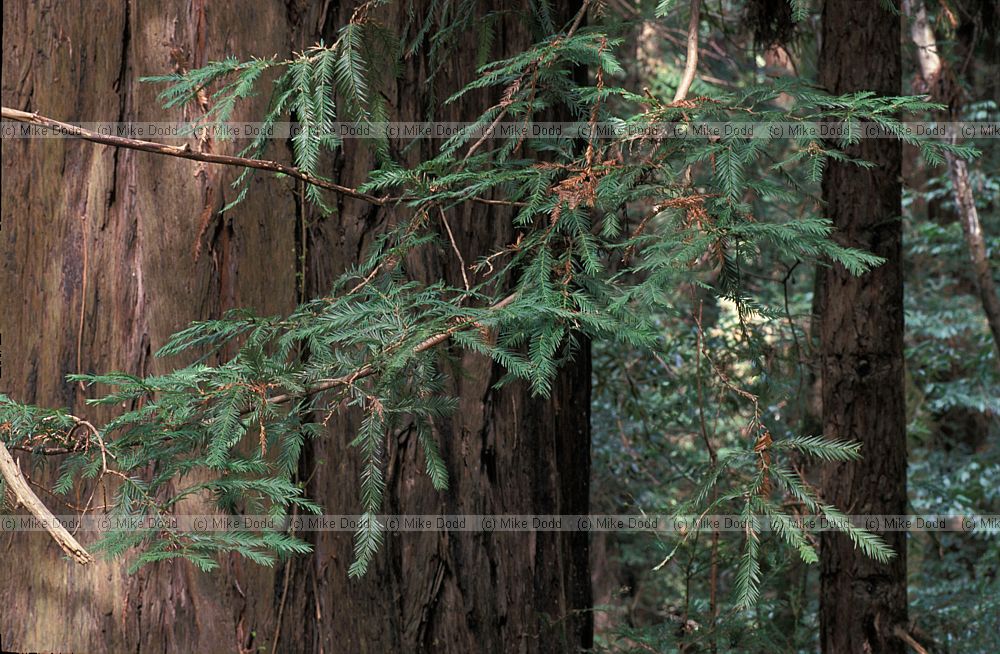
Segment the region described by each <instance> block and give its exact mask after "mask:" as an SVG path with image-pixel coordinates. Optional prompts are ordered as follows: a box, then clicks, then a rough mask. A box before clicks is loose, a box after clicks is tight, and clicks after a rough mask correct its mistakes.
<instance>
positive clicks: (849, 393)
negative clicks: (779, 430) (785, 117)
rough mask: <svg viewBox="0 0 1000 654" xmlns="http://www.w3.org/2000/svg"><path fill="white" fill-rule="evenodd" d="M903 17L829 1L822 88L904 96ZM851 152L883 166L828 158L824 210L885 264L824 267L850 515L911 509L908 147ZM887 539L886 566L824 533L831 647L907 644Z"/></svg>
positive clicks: (831, 428) (834, 487) (826, 324)
mask: <svg viewBox="0 0 1000 654" xmlns="http://www.w3.org/2000/svg"><path fill="white" fill-rule="evenodd" d="M899 23H900V21H899V17H898V16H896V15H893V14H891V13H889V12H887V11H885V10H884V9H882V8H881V6H880V4H879V3H877V2H854V1H853V0H827V2H826V4H825V7H824V10H823V34H822V52H821V55H820V72H819V75H820V83H821V84H822V85H823V86H824V87H825V88H827V89H828V90H829V91H831V92H833V93H849V92H852V91H858V90H862V89H870V90H874V91H876V92H878V93H881V94H886V95H898V94H899V91H900V86H901V72H900V69H901V65H900V24H899ZM849 154H851V155H852V156H855V157H860V158H862V159H866V160H868V161H871V162H874V163H875V164H877V167H876V168H874V169H872V170H865V169H863V168H860V167H858V166H854V165H849V164H840V163H835V162H830V164H829V166H828V168H827V170H826V171H825V174H824V176H823V200H824V201H825V202H826V204H827V215H828V216H829V218H830V219H831V220H832V221H833V223H834V225H835V227H836V229H837V235H836V238H837V239H838V240H839V241H840V242H841V243H842V244H844V245H849V246H852V247H856V248H861V249H864V250H868V251H870V252H873V253H874V254H877V255H879V256H881V257H884V258H885V259H886V262H885V263H884V264H883V265H881V266H879V267H878V268H876V269H874V270H873V271H871V272H869V273H866V274H865V275H862V276H860V277H855V276H853V275H852V274H851V273H849V272H848V271H847V270H845V269H844V268H843V267H842V266H840V265H834V266H833V267H831V268H826V269H823V270H822V271H821V272H820V274H821V275H822V276H823V279H822V280H821V281H820V285H821V287H822V291H823V292H822V293H821V296H820V299H819V302H820V306H819V313H820V318H819V321H820V333H819V338H820V341H821V348H822V362H821V368H822V398H823V425H824V433H825V434H826V435H827V436H828V437H830V438H845V439H856V440H858V441H861V443H862V444H863V447H862V456H863V459H862V460H861V461H857V462H852V463H839V464H831V465H829V466H828V467H827V468H826V470H825V471H824V475H823V494H824V497H825V499H826V500H827V501H828V502H831V503H833V504H835V505H837V506H838V507H841V508H842V509H844V511H845V513H848V514H901V513H905V509H906V417H905V404H904V397H903V276H902V262H901V256H902V255H901V245H902V220H901V214H902V207H901V186H900V170H901V147H900V143H899V142H898V141H896V140H894V139H863V140H861V141H860V143H859V144H858V145H857V146H855V147H853V148H851V149H850V150H849ZM883 535H884V537H885V538H886V540H887V541H888V543H889V545H891V546H892V547H893V549H894V550H895V551H896V558H894V559H893V560H892V561H890V562H889V563H888V564H885V565H883V564H879V563H877V562H876V561H874V560H872V559H869V558H867V557H866V556H865V555H864V554H862V553H861V552H860V551H859V550H858V549H857V548H855V546H854V545H853V544H852V543H851V541H850V540H849V539H848V538H847V537H846V536H843V535H841V534H835V533H832V532H826V533H824V535H823V540H822V552H821V573H820V574H821V590H820V592H821V595H820V632H821V633H820V638H821V643H822V647H823V651H824V652H827V653H829V654H841V653H842V652H875V653H879V652H900V653H902V652H904V651H905V649H904V644H903V642H902V641H900V640H899V639H898V638H897V637H895V636H894V635H893V629H894V628H895V627H896V626H897V625H900V626H905V622H906V613H907V611H906V535H905V533H903V532H899V531H896V532H889V533H886V534H883Z"/></svg>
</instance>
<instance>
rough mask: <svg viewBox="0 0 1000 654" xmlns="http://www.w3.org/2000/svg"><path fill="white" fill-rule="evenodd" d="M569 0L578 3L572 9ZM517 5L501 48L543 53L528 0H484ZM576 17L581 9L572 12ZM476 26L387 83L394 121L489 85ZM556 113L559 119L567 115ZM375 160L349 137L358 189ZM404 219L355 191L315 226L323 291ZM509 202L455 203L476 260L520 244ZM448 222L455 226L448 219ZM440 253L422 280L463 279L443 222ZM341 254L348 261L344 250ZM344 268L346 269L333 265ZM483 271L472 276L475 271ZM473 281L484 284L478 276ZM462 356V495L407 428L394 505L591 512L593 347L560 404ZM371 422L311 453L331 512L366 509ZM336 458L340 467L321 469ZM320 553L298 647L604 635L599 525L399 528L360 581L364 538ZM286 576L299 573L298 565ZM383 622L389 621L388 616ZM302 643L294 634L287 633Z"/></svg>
mask: <svg viewBox="0 0 1000 654" xmlns="http://www.w3.org/2000/svg"><path fill="white" fill-rule="evenodd" d="M567 4H568V3H567ZM431 6H432V3H431V2H421V1H418V2H415V3H414V7H415V15H416V16H417V17H418V24H415V25H413V26H412V28H411V29H410V31H409V32H408V33H407V34H406V38H405V42H406V43H410V42H411V41H412V39H413V38H414V37H415V35H416V33H417V30H418V29H419V27H420V26H419V20H422V18H423V17H424V16H425V15H426V14H427V11H428V10H429V8H430V7H431ZM500 9H506V10H508V11H509V10H511V9H514V10H515V12H516V11H523V12H525V14H524V15H521V16H519V15H518V14H517V13H505V14H503V16H504V17H503V19H502V20H501V21H500V22H499V24H498V25H497V28H496V30H497V31H496V35H497V36H496V41H495V43H494V46H493V49H492V51H491V52H490V57H491V58H494V59H497V58H503V57H508V56H511V55H512V54H514V53H516V52H519V51H522V50H523V49H525V48H526V47H527V46H529V45H530V44H531V43H532V42H533V40H534V37H533V36H532V34H531V33H530V31H529V29H530V28H529V20H528V18H527V11H528V7H527V3H518V4H517V5H515V6H514V7H512V6H511V3H506V2H501V1H500V0H497V1H496V2H492V1H491V2H480V3H477V4H476V11H477V12H479V13H480V14H481V15H482V16H484V17H485V15H486V14H487V13H488V12H490V11H496V10H500ZM561 11H562V12H564V13H563V16H562V18H564V19H568V18H570V17H571V16H572V12H571V11H570V8H569V7H564V8H563V9H562V10H561ZM351 12H352V8H350V7H344V8H342V9H341V10H340V13H339V15H338V16H335V17H329V18H328V19H327V20H326V31H325V32H324V34H323V36H324V37H325V39H326V41H327V42H331V40H332V38H333V37H334V34H333V33H332V32H331V31H330V28H331V27H333V28H335V27H336V26H339V25H343V24H344V23H345V22H346V21H347V20H348V19H349V18H350V15H351ZM379 20H382V21H384V22H385V23H386V24H389V25H401V24H406V22H407V8H406V6H405V4H404V3H396V4H394V5H392V6H390V7H389V8H387V9H386V10H385V11H384V12H380V13H379ZM478 24H479V20H478V19H477V20H473V21H472V26H473V28H472V29H469V30H467V31H464V32H463V33H462V34H461V35H460V36H458V37H457V39H458V41H457V42H456V43H454V44H453V45H452V46H451V47H452V50H451V51H450V54H447V55H446V56H445V59H446V63H445V65H444V66H443V67H442V69H441V70H440V71H439V72H438V73H437V74H436V75H435V78H434V81H433V83H428V82H427V76H428V71H429V70H431V69H432V66H433V62H432V61H430V59H429V52H430V43H429V42H424V43H423V44H421V47H420V48H419V50H418V51H417V53H416V54H414V55H413V56H412V57H408V58H407V59H406V60H405V69H404V71H403V74H402V76H401V79H400V81H399V82H398V83H397V84H394V85H392V86H391V87H390V88H389V89H388V90H387V93H386V95H387V97H388V100H389V107H390V115H391V116H392V117H393V118H394V119H396V120H402V121H409V120H420V119H421V118H422V117H424V116H426V111H427V107H428V106H432V105H435V102H436V101H435V98H436V99H437V102H438V103H439V101H440V99H441V98H446V97H448V96H449V95H451V94H452V93H453V92H455V91H456V90H457V89H459V88H461V87H462V86H464V85H465V84H467V83H468V82H470V81H472V80H474V79H475V78H476V72H475V64H474V63H473V62H472V60H471V53H474V52H476V50H477V47H478V43H479V41H480V34H479V33H478V31H477V29H475V26H477V25H478ZM499 99H500V98H499V90H496V91H483V92H477V93H474V94H471V95H470V96H468V97H467V98H465V99H463V100H461V101H459V102H457V103H454V104H451V105H447V106H436V107H435V114H434V117H435V120H441V121H468V120H472V119H473V118H475V117H476V116H477V115H478V114H479V113H480V112H482V111H483V110H484V109H486V108H488V107H490V106H492V105H494V104H496V103H497V102H498V101H499ZM552 119H554V120H558V119H559V118H558V117H556V116H553V118H552ZM436 147H437V143H435V142H432V141H429V140H424V141H422V142H421V144H420V146H419V147H418V148H415V149H414V151H412V152H410V153H409V154H408V155H407V156H406V160H407V161H408V162H410V163H416V162H417V161H419V160H420V159H424V158H429V157H430V156H432V154H433V151H434V149H435V148H436ZM372 165H373V164H372V154H371V152H370V151H369V150H368V149H367V148H366V146H365V144H364V143H363V142H361V141H356V140H355V141H345V147H344V149H343V151H342V152H341V153H340V156H338V157H337V159H336V161H334V162H333V170H334V171H336V177H337V180H336V181H337V182H338V183H340V184H345V185H349V186H354V185H356V184H358V183H359V182H360V181H361V180H362V179H364V176H365V174H366V171H367V170H368V169H369V167H371V166H372ZM400 217H401V214H400V211H399V210H396V209H388V210H386V209H381V208H379V209H373V208H372V207H370V206H368V205H367V204H365V203H363V202H359V201H355V200H350V199H345V200H344V201H343V203H342V204H341V205H340V207H339V215H337V216H335V217H333V218H329V219H325V220H319V221H318V222H316V221H314V218H316V216H314V215H309V216H307V221H306V222H307V224H310V225H313V227H312V228H310V229H309V231H308V233H307V251H308V252H309V253H310V255H311V256H310V262H309V269H308V271H307V276H306V278H307V287H308V288H307V290H308V293H309V294H319V293H324V292H326V290H327V289H328V288H329V285H330V283H331V281H332V279H333V277H334V275H335V274H336V273H338V272H340V270H341V268H342V266H343V265H345V264H347V263H349V262H352V261H353V260H354V258H355V257H356V256H357V252H358V251H359V249H361V248H363V247H364V245H366V244H367V243H369V242H370V240H371V239H372V238H373V237H374V236H375V235H376V234H377V233H378V232H379V231H380V230H381V229H382V228H383V227H384V226H385V225H386V224H392V223H393V222H395V221H397V220H398V219H399V218H400ZM511 218H512V213H511V210H510V209H509V208H504V207H483V206H477V205H472V204H466V205H463V206H461V207H459V208H456V209H455V210H453V211H450V212H449V222H450V225H451V228H452V230H453V232H454V236H455V241H456V245H457V247H458V249H459V250H460V252H461V253H462V256H463V258H464V260H465V261H466V262H474V261H476V260H477V259H478V258H479V257H481V256H484V255H486V254H488V253H492V252H495V251H497V250H499V249H500V248H502V247H504V246H505V245H508V244H510V243H512V242H513V241H514V240H515V234H514V230H513V228H512V223H511ZM439 227H440V226H439ZM439 231H441V234H442V239H441V243H442V245H441V246H440V247H435V248H427V249H424V250H421V251H419V252H416V253H414V255H412V256H411V257H409V258H408V260H407V262H406V268H407V270H408V272H409V273H410V274H413V275H415V276H417V277H419V278H422V279H425V280H437V279H442V278H443V279H446V280H447V281H448V283H449V284H451V285H452V286H455V287H460V286H461V285H462V283H463V280H462V275H461V271H460V268H459V266H460V264H459V261H458V257H457V256H456V255H455V253H454V252H453V251H452V249H451V247H450V245H449V244H448V241H447V239H446V238H445V237H444V232H443V230H440V229H439ZM331 252H333V253H336V254H335V255H334V256H333V257H332V258H331V257H330V253H331ZM331 264H333V265H332V266H331ZM468 274H469V275H470V280H472V277H471V276H472V272H471V271H468ZM473 283H475V282H474V281H473ZM451 354H453V355H457V356H459V357H460V362H461V367H462V369H463V371H464V372H462V373H459V372H458V371H457V370H456V371H455V372H454V374H453V375H452V381H451V382H450V392H452V393H453V394H455V395H456V396H457V397H458V398H459V407H458V409H457V411H456V412H455V413H454V415H453V416H452V418H451V419H450V420H447V421H443V422H442V423H441V424H438V425H436V427H437V430H436V431H437V434H436V435H437V437H438V438H439V441H440V442H441V444H442V455H443V457H444V459H445V461H446V463H447V466H448V473H449V478H450V486H449V489H448V491H447V492H445V493H439V492H437V491H435V490H434V489H433V487H432V486H431V483H430V480H429V479H428V477H427V476H426V474H424V472H423V467H424V466H423V455H422V453H421V452H420V450H419V447H418V444H417V442H416V438H415V437H413V436H412V435H411V434H409V433H408V431H406V430H403V432H402V433H400V434H398V435H396V436H395V437H394V438H392V439H391V440H390V442H389V447H388V450H387V459H388V461H389V462H388V465H387V476H386V485H387V498H388V499H387V502H386V506H385V511H386V512H387V513H409V514H463V513H468V514H492V513H501V514H517V513H551V514H558V513H563V514H579V513H586V512H587V510H588V507H589V476H590V431H589V407H590V352H589V346H588V347H586V348H583V349H581V351H580V352H578V353H577V356H576V358H575V362H574V363H573V364H571V365H570V366H569V367H568V368H567V369H566V370H564V371H563V373H562V375H561V376H560V378H559V379H558V381H557V382H556V384H555V385H554V387H553V390H552V395H551V398H550V399H549V400H546V401H543V400H541V399H539V398H534V397H532V396H531V393H530V389H529V388H528V387H527V386H526V385H523V384H515V385H512V386H510V387H506V388H504V389H501V390H496V389H494V388H493V385H494V384H495V383H496V381H497V380H498V379H499V378H500V376H501V374H502V371H501V370H500V369H499V368H498V367H497V366H495V365H494V364H492V363H491V362H490V361H488V360H486V359H484V358H482V357H480V356H476V355H471V354H465V355H463V354H461V353H460V352H458V351H453V352H452V353H451ZM357 427H358V423H357V417H356V416H349V415H348V416H343V417H339V418H335V419H334V420H332V421H331V422H330V429H329V435H330V437H329V438H328V439H326V440H324V441H322V442H318V443H314V444H313V449H312V451H311V453H310V454H311V456H308V457H306V459H305V460H304V466H303V470H302V476H303V478H308V479H310V480H311V482H310V485H309V491H310V493H311V494H312V495H313V496H315V497H319V498H323V500H324V502H325V506H326V507H327V508H328V510H329V511H330V512H331V513H338V512H343V513H355V512H357V507H358V506H359V505H360V500H359V496H358V484H357V481H356V480H357V479H358V476H359V472H360V465H361V460H360V458H359V457H358V456H357V453H356V452H355V451H354V450H353V449H352V448H350V447H349V446H348V441H349V440H350V437H351V435H352V434H354V433H355V432H356V430H357ZM320 461H323V462H325V463H323V464H319V462H320ZM312 536H313V537H314V538H313V540H314V545H315V547H316V556H314V557H313V558H311V559H297V560H295V561H293V563H292V565H291V570H290V572H289V573H288V574H289V575H290V580H291V581H290V586H291V587H293V588H299V589H306V590H307V591H308V592H306V593H297V594H296V596H295V600H296V606H295V608H294V609H293V610H292V611H291V613H290V615H292V616H296V615H307V616H309V618H310V620H309V621H308V622H307V623H306V625H305V627H303V624H302V623H301V622H300V621H298V620H295V619H292V620H289V621H287V622H286V623H285V624H283V630H282V635H281V639H282V641H283V642H288V643H295V646H294V647H293V650H295V651H299V650H309V651H326V652H337V651H345V652H353V651H358V652H361V651H373V652H396V651H399V652H421V651H430V652H437V651H447V652H539V651H552V652H566V651H575V650H576V649H578V648H580V647H587V646H589V644H590V641H591V631H592V627H591V624H592V621H591V617H590V612H589V610H588V608H589V606H590V580H589V566H588V538H587V534H585V533H541V532H540V533H536V534H532V533H498V534H476V533H463V532H455V533H432V532H428V533H412V534H402V535H389V536H388V538H387V540H386V543H385V547H384V550H383V552H382V553H381V554H380V556H379V557H378V561H377V563H376V564H374V565H373V566H372V568H371V569H370V571H369V573H368V575H367V576H365V577H364V578H363V579H360V580H350V579H348V577H347V568H348V566H349V565H350V563H351V560H352V537H351V535H350V534H347V533H316V534H312ZM282 574H285V571H282ZM372 616H377V618H376V619H372ZM286 638H287V640H286Z"/></svg>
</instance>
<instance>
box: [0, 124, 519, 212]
mask: <svg viewBox="0 0 1000 654" xmlns="http://www.w3.org/2000/svg"><path fill="white" fill-rule="evenodd" d="M2 118H3V119H4V120H13V121H16V122H19V123H27V124H29V125H39V126H41V127H47V128H49V129H56V130H59V131H60V132H62V133H64V134H66V135H67V136H73V137H76V138H80V139H83V140H85V141H91V142H93V143H100V144H102V145H110V146H112V147H116V148H126V149H129V150H139V151H141V152H151V153H153V154H161V155H165V156H168V157H178V158H180V159H190V160H192V161H202V162H205V163H213V164H220V165H223V166H236V167H239V168H254V169H256V170H266V171H268V172H272V173H281V174H283V175H288V176H289V177H293V178H295V179H298V180H301V181H303V182H305V183H306V184H310V185H312V186H315V187H318V188H322V189H326V190H328V191H333V192H334V193H339V194H340V195H344V196H346V197H349V198H354V199H356V200H363V201H364V202H368V203H369V204H374V205H377V206H386V205H391V204H394V203H396V202H403V201H406V200H411V199H413V198H411V197H408V196H398V197H393V196H388V195H386V196H382V197H378V196H375V195H371V194H370V193H363V192H362V191H359V190H357V189H354V188H350V187H348V186H343V185H341V184H336V183H334V182H331V181H329V180H326V179H321V178H319V177H316V176H315V175H310V174H309V173H307V172H303V171H302V170H299V169H298V168H296V167H295V166H289V165H287V164H283V163H281V162H278V161H271V160H269V159H250V158H247V157H236V156H232V155H226V154H213V153H211V152H198V151H196V150H192V149H191V147H190V146H189V145H187V144H185V145H182V146H174V145H164V144H163V143H155V142H153V141H143V140H140V139H130V138H124V137H121V136H109V135H105V134H98V133H97V132H93V131H91V130H88V129H84V128H82V127H79V126H77V125H71V124H69V123H64V122H62V121H58V120H55V119H53V118H48V117H47V116H41V115H39V114H37V113H30V112H27V111H19V110H17V109H11V108H9V107H3V108H2ZM465 200H468V201H470V202H476V203H479V204H486V205H497V206H509V207H521V206H525V203H523V202H513V201H509V200H495V199H490V198H480V197H475V196H472V197H468V198H465Z"/></svg>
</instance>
